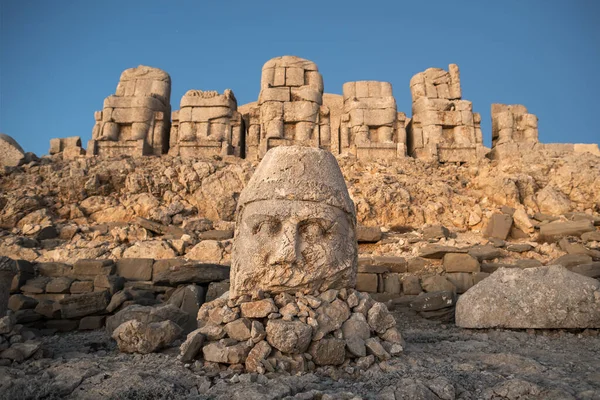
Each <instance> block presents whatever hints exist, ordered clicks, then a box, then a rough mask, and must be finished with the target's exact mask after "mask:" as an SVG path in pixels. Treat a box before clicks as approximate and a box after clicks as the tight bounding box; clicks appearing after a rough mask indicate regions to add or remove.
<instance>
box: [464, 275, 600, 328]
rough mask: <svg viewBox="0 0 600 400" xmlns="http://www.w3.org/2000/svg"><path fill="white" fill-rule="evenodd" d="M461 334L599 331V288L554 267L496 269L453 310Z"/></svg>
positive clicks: (578, 276)
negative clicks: (486, 330) (468, 330)
mask: <svg viewBox="0 0 600 400" xmlns="http://www.w3.org/2000/svg"><path fill="white" fill-rule="evenodd" d="M456 325H458V326H460V327H463V328H518V329H524V328H537V329H569V328H600V282H598V281H597V280H595V279H592V278H588V277H586V276H582V275H579V274H576V273H574V272H571V271H569V270H567V269H565V268H564V267H562V266H560V265H552V266H547V267H537V268H527V269H520V268H500V269H499V270H497V271H496V272H495V273H493V274H492V275H490V276H489V277H488V278H486V279H484V280H482V281H481V282H479V283H478V284H477V285H475V286H473V287H472V288H471V289H469V290H468V291H467V292H466V293H465V294H464V295H462V296H461V298H460V299H459V300H458V302H457V304H456Z"/></svg>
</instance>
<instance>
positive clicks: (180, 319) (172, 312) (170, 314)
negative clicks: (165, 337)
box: [106, 304, 189, 334]
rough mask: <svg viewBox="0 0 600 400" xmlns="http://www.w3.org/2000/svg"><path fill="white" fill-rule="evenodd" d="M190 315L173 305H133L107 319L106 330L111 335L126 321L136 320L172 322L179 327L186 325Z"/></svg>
mask: <svg viewBox="0 0 600 400" xmlns="http://www.w3.org/2000/svg"><path fill="white" fill-rule="evenodd" d="M188 318H189V317H188V315H187V314H186V313H185V312H183V311H181V310H180V309H179V308H177V307H175V306H174V305H172V304H164V305H160V306H156V307H151V306H140V305H136V304H134V305H131V306H129V307H127V308H124V309H122V310H121V311H119V312H118V313H116V314H115V315H112V316H110V317H108V318H107V319H106V330H107V332H108V333H111V334H112V332H113V331H114V330H115V329H116V328H117V327H118V326H119V325H121V324H123V323H124V322H126V321H130V320H134V319H135V320H136V321H139V322H142V323H144V324H149V323H152V322H162V321H165V320H170V321H171V322H174V323H175V324H177V325H179V326H183V325H185V323H186V322H187V320H188Z"/></svg>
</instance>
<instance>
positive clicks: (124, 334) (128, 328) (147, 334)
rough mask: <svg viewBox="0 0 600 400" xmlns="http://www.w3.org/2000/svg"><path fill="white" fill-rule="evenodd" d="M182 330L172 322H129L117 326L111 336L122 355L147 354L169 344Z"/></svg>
mask: <svg viewBox="0 0 600 400" xmlns="http://www.w3.org/2000/svg"><path fill="white" fill-rule="evenodd" d="M182 331H183V330H182V329H181V327H179V326H178V325H177V324H175V323H174V322H173V321H169V320H165V321H161V322H151V323H148V324H145V323H142V322H139V321H136V320H130V321H127V322H124V323H123V324H121V325H119V327H117V329H115V331H114V332H113V334H112V338H113V339H115V340H116V341H117V345H118V346H119V350H120V351H121V352H123V353H140V354H148V353H152V352H155V351H157V350H159V349H161V348H163V347H166V346H168V345H169V344H171V343H172V342H173V341H174V340H175V339H177V337H179V335H180V334H181V332H182Z"/></svg>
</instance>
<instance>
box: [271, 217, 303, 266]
mask: <svg viewBox="0 0 600 400" xmlns="http://www.w3.org/2000/svg"><path fill="white" fill-rule="evenodd" d="M274 240H275V241H276V243H275V244H274V248H275V250H274V251H273V252H272V253H271V255H270V257H269V264H272V265H276V264H291V263H294V262H296V260H297V258H298V231H297V229H296V226H295V225H287V226H284V227H283V229H282V232H281V235H279V236H278V237H276V238H274Z"/></svg>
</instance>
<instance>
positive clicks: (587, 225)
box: [540, 220, 596, 241]
mask: <svg viewBox="0 0 600 400" xmlns="http://www.w3.org/2000/svg"><path fill="white" fill-rule="evenodd" d="M595 230H596V228H594V225H593V224H592V223H591V222H590V221H585V220H581V221H567V222H558V221H556V222H551V223H549V224H544V225H542V226H541V227H540V236H541V237H542V238H543V239H545V240H547V241H556V240H558V239H560V238H561V237H565V236H581V235H582V234H584V233H586V232H593V231H595Z"/></svg>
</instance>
